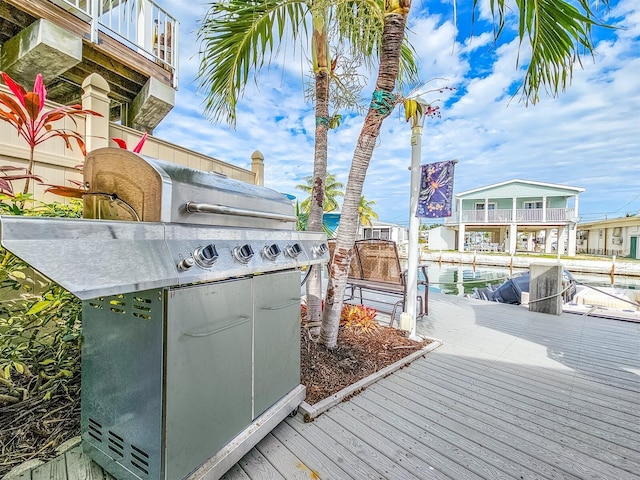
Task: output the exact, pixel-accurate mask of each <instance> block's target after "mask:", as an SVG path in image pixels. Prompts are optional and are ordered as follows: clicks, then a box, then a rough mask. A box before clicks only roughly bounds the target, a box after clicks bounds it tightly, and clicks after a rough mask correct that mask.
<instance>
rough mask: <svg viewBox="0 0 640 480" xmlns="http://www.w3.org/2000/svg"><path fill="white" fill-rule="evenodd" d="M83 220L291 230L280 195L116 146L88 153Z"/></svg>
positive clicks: (290, 212)
mask: <svg viewBox="0 0 640 480" xmlns="http://www.w3.org/2000/svg"><path fill="white" fill-rule="evenodd" d="M84 181H85V186H86V187H87V189H88V193H87V195H86V196H85V201H84V205H85V207H84V214H83V217H84V218H101V219H111V220H132V221H143V222H167V223H169V222H170V223H190V224H200V225H217V226H234V227H251V228H272V229H282V230H293V229H294V228H295V222H296V217H295V211H294V207H293V204H292V203H291V201H290V200H289V199H288V198H287V197H286V196H285V195H283V194H281V193H278V192H276V191H274V190H271V189H269V188H266V187H261V186H258V185H251V184H248V183H244V182H241V181H238V180H233V179H230V178H227V177H226V176H225V175H223V174H220V173H216V172H204V171H202V170H195V169H193V168H189V167H185V166H182V165H177V164H174V163H169V162H164V161H162V160H158V159H154V158H151V157H147V156H143V155H138V154H136V153H133V152H130V151H128V150H123V149H121V148H100V149H97V150H94V151H92V152H90V153H89V154H88V155H87V159H86V161H85V165H84Z"/></svg>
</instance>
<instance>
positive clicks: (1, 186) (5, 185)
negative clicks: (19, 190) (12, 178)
mask: <svg viewBox="0 0 640 480" xmlns="http://www.w3.org/2000/svg"><path fill="white" fill-rule="evenodd" d="M0 190H3V191H5V192H7V193H10V194H13V188H12V187H11V184H10V183H9V182H7V181H6V180H5V179H4V178H2V177H0Z"/></svg>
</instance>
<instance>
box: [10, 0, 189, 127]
mask: <svg viewBox="0 0 640 480" xmlns="http://www.w3.org/2000/svg"><path fill="white" fill-rule="evenodd" d="M178 28H179V25H178V22H177V20H176V18H175V17H174V16H172V15H171V14H170V13H169V12H167V11H166V10H164V9H163V8H161V7H160V6H159V5H158V4H157V3H155V2H154V1H153V0H0V45H1V46H2V55H1V56H0V69H2V70H4V71H6V72H7V73H9V74H10V75H11V76H12V77H14V78H15V79H16V80H17V81H18V82H20V83H22V84H25V85H27V86H28V87H30V86H31V85H32V84H33V79H34V78H35V73H42V74H43V77H44V80H45V84H46V86H47V91H48V98H49V99H50V100H52V101H54V102H56V103H60V104H63V105H70V104H78V103H81V95H82V89H81V85H82V82H83V81H84V79H86V78H87V77H88V76H89V75H90V74H92V73H97V74H99V75H100V76H102V77H103V78H104V79H105V80H106V81H107V84H108V85H109V88H110V92H109V99H110V102H111V110H110V117H111V120H112V121H116V120H120V121H121V123H123V124H125V125H129V126H133V127H135V128H137V129H139V130H147V131H151V130H153V128H155V126H157V124H158V123H159V121H160V120H161V119H162V118H163V117H164V115H166V113H168V111H169V110H170V109H171V108H172V107H173V102H174V95H175V89H176V88H177V86H178V35H179V32H178ZM34 33H37V35H35V34H34ZM36 37H37V38H39V39H42V40H40V43H37V42H35V41H32V40H31V39H32V38H36ZM25 43H27V44H28V45H27V46H26V47H25ZM30 43H32V44H30ZM149 92H151V93H149ZM149 97H155V98H154V99H153V101H152V103H151V104H148V103H147V104H146V105H145V102H147V101H148V99H149ZM157 99H159V101H156V100H157ZM140 109H142V111H141V112H140V111H139V110H140ZM152 111H159V112H160V113H159V114H158V115H156V117H155V118H149V112H152Z"/></svg>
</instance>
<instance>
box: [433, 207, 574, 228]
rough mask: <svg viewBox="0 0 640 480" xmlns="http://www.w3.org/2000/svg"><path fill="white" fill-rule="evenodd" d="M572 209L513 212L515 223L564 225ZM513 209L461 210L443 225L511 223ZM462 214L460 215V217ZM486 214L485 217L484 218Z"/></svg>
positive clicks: (522, 209)
mask: <svg viewBox="0 0 640 480" xmlns="http://www.w3.org/2000/svg"><path fill="white" fill-rule="evenodd" d="M573 211H574V210H573V209H572V208H547V209H546V212H544V215H543V211H542V209H541V208H519V209H517V210H516V211H515V215H516V216H515V222H516V223H554V224H557V223H566V222H569V221H571V218H573V216H574V214H573ZM513 212H514V211H513V209H495V210H487V211H486V212H485V211H484V210H463V211H462V212H453V216H452V217H451V218H448V219H446V220H445V224H448V225H455V224H458V223H469V224H472V223H512V221H513V220H512V219H513ZM460 213H462V215H460ZM485 213H486V216H485Z"/></svg>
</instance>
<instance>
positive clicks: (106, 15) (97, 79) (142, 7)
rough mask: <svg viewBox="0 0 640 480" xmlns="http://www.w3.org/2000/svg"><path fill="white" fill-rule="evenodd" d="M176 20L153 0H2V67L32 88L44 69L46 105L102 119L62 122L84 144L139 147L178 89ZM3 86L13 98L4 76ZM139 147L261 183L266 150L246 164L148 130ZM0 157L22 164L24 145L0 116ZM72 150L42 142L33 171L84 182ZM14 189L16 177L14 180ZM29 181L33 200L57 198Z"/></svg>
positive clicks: (57, 180) (54, 180) (50, 179)
mask: <svg viewBox="0 0 640 480" xmlns="http://www.w3.org/2000/svg"><path fill="white" fill-rule="evenodd" d="M178 29H179V24H178V21H177V20H176V18H175V17H174V16H173V15H172V14H171V13H170V12H168V11H166V10H164V9H163V8H162V7H160V6H159V5H158V4H157V3H155V2H154V1H153V0H109V1H102V0H0V70H2V71H5V72H7V73H8V74H9V75H10V76H11V77H13V78H14V80H16V81H17V82H18V83H20V84H22V85H24V86H25V87H27V89H29V90H30V89H31V86H32V85H33V82H34V79H35V76H36V74H38V73H41V74H42V75H43V77H44V82H45V85H46V88H47V102H46V108H50V109H53V108H56V107H57V106H59V105H73V104H82V106H83V108H87V109H91V110H95V111H97V112H99V113H101V114H102V117H92V116H89V117H86V118H76V119H75V120H76V121H75V123H71V121H69V120H67V122H68V123H67V124H66V125H64V126H65V127H66V128H69V129H73V130H74V131H76V132H78V133H80V134H81V135H82V136H83V137H84V138H85V142H86V147H87V151H90V150H94V149H96V148H101V147H106V146H115V144H114V143H113V142H111V141H110V139H112V138H122V139H124V140H125V141H126V142H127V144H128V145H129V146H130V147H133V146H135V145H136V143H137V142H138V141H139V139H140V137H141V136H142V134H143V132H148V133H152V132H153V130H154V129H155V128H156V127H157V126H158V124H159V123H160V122H161V121H162V119H163V118H164V117H165V116H166V115H167V114H168V113H169V111H170V110H171V109H172V107H173V105H174V101H175V91H176V89H177V87H178V57H179V55H178V36H179V30H178ZM0 92H3V93H7V94H9V95H12V94H11V92H10V90H9V89H8V88H7V87H6V86H5V85H4V84H2V82H0ZM142 153H143V154H145V155H148V156H151V157H155V158H159V159H161V160H165V161H169V162H174V163H179V164H182V165H186V166H189V167H192V168H196V169H199V170H205V171H215V172H218V173H222V174H224V175H227V176H228V177H230V178H233V179H236V180H241V181H244V182H247V183H255V184H260V185H262V184H263V182H264V162H263V160H264V157H263V156H262V154H261V153H260V152H257V151H256V152H254V153H253V155H252V158H251V170H247V169H244V168H240V167H238V166H235V165H232V164H229V163H227V162H224V161H221V160H218V159H216V158H212V157H209V156H207V155H203V154H201V153H198V152H194V151H192V150H188V149H186V148H183V147H181V146H179V145H175V144H171V143H169V142H166V141H164V140H162V139H160V138H157V137H153V136H150V137H149V138H148V139H147V141H146V143H145V144H144V148H143V150H142ZM0 159H2V163H3V164H8V165H14V166H18V167H24V166H26V164H27V162H28V159H29V149H28V146H27V144H26V142H24V140H23V139H22V138H20V137H18V135H17V133H16V131H15V129H14V128H13V127H12V126H11V125H9V124H7V123H5V122H0ZM83 161H84V157H83V155H82V153H81V152H80V151H79V149H78V148H75V146H74V148H73V149H68V148H65V145H64V141H63V140H62V139H60V138H58V139H52V140H50V141H47V142H46V143H43V144H41V145H39V146H38V147H37V148H36V151H35V169H34V173H35V174H37V175H38V176H39V177H41V178H42V179H43V181H44V182H45V183H48V184H57V185H69V181H81V180H82V175H81V174H80V172H79V171H78V170H77V168H76V167H77V166H78V165H79V164H81V163H82V162H83ZM13 187H14V190H18V189H20V182H19V181H18V182H14V185H13ZM45 188H46V186H43V185H40V184H38V183H37V182H32V183H31V187H30V191H29V193H32V194H33V195H34V197H35V198H36V199H39V200H45V201H47V200H58V201H59V200H60V199H61V197H55V196H54V195H53V194H45V193H44V190H45Z"/></svg>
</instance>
